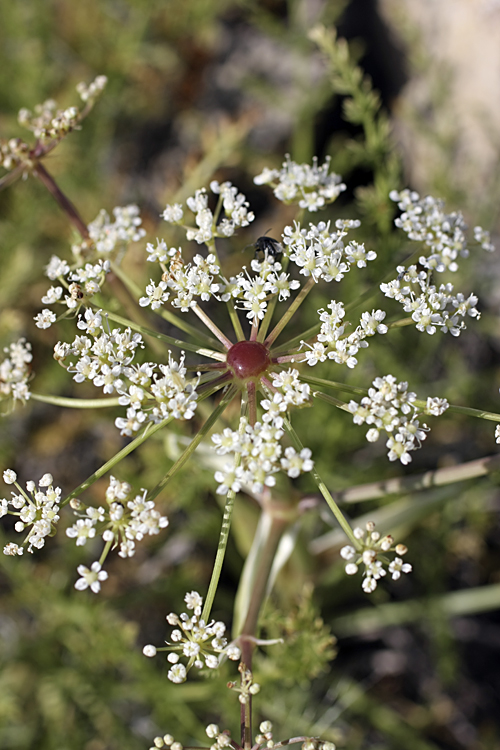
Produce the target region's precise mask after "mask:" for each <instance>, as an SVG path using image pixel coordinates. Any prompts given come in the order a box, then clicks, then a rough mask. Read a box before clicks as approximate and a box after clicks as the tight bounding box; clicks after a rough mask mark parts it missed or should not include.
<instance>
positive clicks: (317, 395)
mask: <svg viewBox="0 0 500 750" xmlns="http://www.w3.org/2000/svg"><path fill="white" fill-rule="evenodd" d="M312 395H313V396H314V398H319V399H320V400H321V401H326V402H327V403H328V404H333V406H338V408H339V409H343V410H344V411H349V407H348V405H347V404H346V403H344V402H343V401H340V400H339V399H338V398H335V396H328V395H327V394H326V393H322V392H321V391H313V393H312Z"/></svg>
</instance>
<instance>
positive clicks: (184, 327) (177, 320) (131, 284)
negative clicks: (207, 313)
mask: <svg viewBox="0 0 500 750" xmlns="http://www.w3.org/2000/svg"><path fill="white" fill-rule="evenodd" d="M111 268H112V270H113V273H114V274H115V275H116V276H118V278H119V279H120V281H122V282H123V284H124V285H125V286H126V287H127V289H128V290H129V291H130V292H131V293H132V294H133V296H134V298H135V299H136V301H138V300H139V299H140V298H141V297H142V296H143V290H142V289H141V287H140V286H139V285H138V284H136V283H135V281H134V280H133V279H131V278H130V277H129V276H128V275H127V274H126V273H125V271H124V270H123V268H122V267H121V266H119V265H118V264H117V263H111ZM153 312H154V313H156V314H157V315H159V316H160V317H161V318H163V320H166V321H167V322H168V323H170V324H171V325H173V326H175V327H176V328H178V329H179V330H180V331H184V333H187V334H188V336H192V337H193V338H194V339H195V340H196V339H198V340H201V341H202V342H203V345H206V344H208V345H210V346H217V345H218V342H217V341H216V340H215V339H213V338H212V337H211V336H207V335H206V334H205V333H203V331H199V330H198V329H197V328H195V327H194V326H192V325H191V324H190V323H188V322H187V321H186V320H183V319H182V318H181V317H179V316H178V315H176V314H175V313H173V312H170V310H165V309H164V308H162V309H161V310H153Z"/></svg>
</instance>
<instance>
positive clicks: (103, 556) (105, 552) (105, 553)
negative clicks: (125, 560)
mask: <svg viewBox="0 0 500 750" xmlns="http://www.w3.org/2000/svg"><path fill="white" fill-rule="evenodd" d="M114 541H115V540H114V539H110V540H109V541H108V542H106V544H105V546H104V549H103V551H102V552H101V556H100V558H99V565H102V564H103V562H104V561H105V559H106V558H107V556H108V553H109V550H110V549H111V545H112V544H113V542H114Z"/></svg>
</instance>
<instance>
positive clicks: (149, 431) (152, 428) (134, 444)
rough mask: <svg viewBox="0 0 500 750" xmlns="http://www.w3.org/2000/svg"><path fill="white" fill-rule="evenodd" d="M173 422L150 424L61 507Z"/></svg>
mask: <svg viewBox="0 0 500 750" xmlns="http://www.w3.org/2000/svg"><path fill="white" fill-rule="evenodd" d="M172 420H173V417H167V418H166V419H164V420H163V421H162V422H158V424H155V425H153V424H151V423H150V424H148V425H147V427H146V429H145V430H144V432H143V433H142V435H139V437H136V438H135V440H131V441H130V443H129V444H128V445H126V446H125V447H124V448H122V450H121V451H118V453H116V455H114V456H113V458H110V459H109V461H106V463H105V464H103V465H102V466H101V467H100V468H99V469H97V471H94V473H93V474H91V475H90V476H89V477H88V478H87V479H86V480H85V481H84V482H82V483H81V484H79V485H78V487H76V488H75V489H74V490H73V491H72V492H70V494H69V495H68V496H67V497H65V498H64V500H63V501H62V502H61V507H62V506H64V505H67V504H68V503H69V501H70V500H72V499H73V498H74V497H78V495H80V494H81V493H82V492H84V491H85V490H86V489H88V488H89V487H90V486H91V485H92V484H94V482H97V480H98V479H100V478H101V477H102V476H104V474H106V472H108V471H110V469H112V468H113V467H114V466H116V464H118V463H120V461H121V460H122V459H123V458H125V456H128V455H129V453H132V452H133V451H135V449H136V448H138V447H139V446H140V445H142V444H143V443H144V442H145V441H146V440H148V438H150V437H151V436H152V435H154V434H155V432H158V430H161V429H162V428H163V427H166V425H168V423H169V422H171V421H172Z"/></svg>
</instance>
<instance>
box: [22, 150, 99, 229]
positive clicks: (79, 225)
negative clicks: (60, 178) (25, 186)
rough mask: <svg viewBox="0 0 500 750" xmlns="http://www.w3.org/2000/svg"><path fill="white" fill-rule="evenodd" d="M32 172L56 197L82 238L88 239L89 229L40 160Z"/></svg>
mask: <svg viewBox="0 0 500 750" xmlns="http://www.w3.org/2000/svg"><path fill="white" fill-rule="evenodd" d="M33 174H34V175H36V177H38V179H39V180H40V182H42V183H43V184H44V185H45V187H46V188H47V190H48V191H49V193H50V194H51V195H52V196H53V197H54V198H55V199H56V201H57V202H58V203H59V205H60V207H61V208H62V210H63V211H64V213H65V214H66V215H67V217H68V218H69V220H70V221H71V222H72V223H73V225H74V226H75V227H76V229H77V230H78V232H79V233H80V234H81V236H82V238H83V239H84V240H87V239H89V230H88V229H87V225H86V224H85V222H84V221H83V219H82V217H81V216H80V214H79V213H78V211H77V210H76V208H75V206H74V205H73V203H71V201H70V200H69V198H66V196H65V195H64V193H63V192H62V190H61V189H60V188H59V186H58V185H57V183H56V181H55V180H54V178H53V177H52V175H51V174H49V172H47V170H46V169H45V167H44V166H43V164H40V162H38V164H37V165H36V167H34V168H33Z"/></svg>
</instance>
